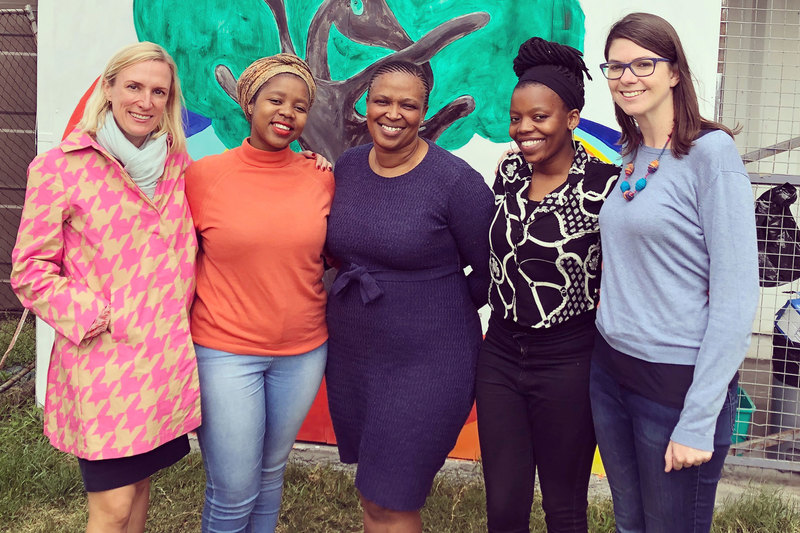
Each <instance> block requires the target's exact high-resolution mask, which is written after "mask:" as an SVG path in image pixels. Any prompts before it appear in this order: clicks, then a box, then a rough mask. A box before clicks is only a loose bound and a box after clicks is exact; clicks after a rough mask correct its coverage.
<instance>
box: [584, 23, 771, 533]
mask: <svg viewBox="0 0 800 533" xmlns="http://www.w3.org/2000/svg"><path fill="white" fill-rule="evenodd" d="M605 57H606V61H607V63H603V64H602V65H601V69H602V71H603V74H604V75H605V77H606V78H607V79H608V86H609V89H610V91H611V95H612V98H613V100H614V107H615V111H616V116H617V120H618V122H619V124H620V126H621V128H622V138H621V141H620V142H621V144H623V146H624V150H623V156H624V160H625V162H626V164H627V165H626V169H625V175H624V176H622V177H621V179H620V185H619V190H617V191H616V192H615V193H614V194H611V195H609V197H608V199H607V200H606V203H605V205H604V206H603V208H602V210H601V211H600V235H601V242H602V243H603V276H602V281H601V290H600V294H601V303H600V306H599V310H598V314H597V327H598V331H599V335H598V338H597V341H596V343H595V350H594V354H593V363H592V371H591V402H592V411H593V418H594V424H595V431H596V434H597V441H598V444H599V446H600V453H601V455H602V457H603V462H604V464H605V468H606V472H607V473H608V480H609V484H610V485H611V492H612V496H613V500H614V513H615V517H616V521H617V530H618V531H621V532H644V531H647V533H655V532H661V531H671V532H676V531H680V532H682V533H683V532H704V531H709V529H710V527H711V517H712V514H713V508H714V496H715V492H716V486H717V482H718V481H719V477H720V473H721V471H722V466H723V463H724V461H725V455H726V454H727V452H728V448H729V446H730V438H731V431H732V425H733V422H734V418H735V412H736V399H737V396H736V389H737V369H738V367H739V365H740V364H741V362H742V360H743V358H744V355H745V352H746V351H747V347H748V344H749V338H750V331H751V326H752V321H753V317H754V315H755V310H756V305H757V302H758V268H757V252H756V236H755V220H754V217H753V196H752V191H751V186H750V181H749V178H748V175H747V172H746V171H745V168H744V165H743V164H742V161H741V159H740V157H739V154H738V152H737V150H736V146H735V145H734V143H733V133H732V132H731V130H730V129H728V128H726V127H725V126H723V125H721V124H718V123H716V122H712V121H709V120H706V119H703V118H702V117H701V116H700V114H699V110H698V104H697V96H696V93H695V90H694V87H693V86H692V76H691V72H690V71H689V66H688V63H687V60H686V57H685V55H684V52H683V48H682V46H681V44H680V40H679V38H678V35H677V33H676V32H675V30H674V28H673V27H672V26H671V25H670V24H669V23H668V22H667V21H665V20H664V19H662V18H660V17H657V16H655V15H650V14H646V13H633V14H630V15H627V16H626V17H624V18H623V19H621V20H620V21H618V22H617V23H616V24H615V25H614V26H613V27H612V28H611V31H610V32H609V35H608V38H607V40H606V46H605Z"/></svg>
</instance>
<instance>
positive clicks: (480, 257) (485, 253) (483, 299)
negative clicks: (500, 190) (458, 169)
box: [448, 164, 494, 308]
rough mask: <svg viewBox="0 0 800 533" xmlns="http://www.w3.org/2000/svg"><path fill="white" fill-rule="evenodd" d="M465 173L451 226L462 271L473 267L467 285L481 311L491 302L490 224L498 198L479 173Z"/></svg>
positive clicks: (452, 200) (451, 201) (452, 203)
mask: <svg viewBox="0 0 800 533" xmlns="http://www.w3.org/2000/svg"><path fill="white" fill-rule="evenodd" d="M464 166H466V164H464ZM464 172H465V173H464V175H462V176H460V178H459V179H458V180H456V182H455V184H454V187H453V188H452V190H451V192H450V195H449V198H448V223H449V228H450V233H451V234H452V235H453V238H454V239H455V242H456V246H457V248H458V253H459V256H460V257H461V260H462V263H463V264H462V267H463V266H466V265H469V266H471V267H472V272H470V274H469V275H468V276H467V283H468V284H469V291H470V296H471V298H472V302H473V303H474V304H475V307H476V308H481V307H483V306H484V305H486V303H487V301H488V298H489V223H490V222H491V217H492V214H493V212H494V195H493V194H492V191H491V190H490V189H489V187H488V186H487V185H486V182H485V181H484V180H483V177H482V176H481V175H480V174H479V173H478V172H476V171H475V170H473V169H471V168H469V167H467V168H466V170H465V171H464Z"/></svg>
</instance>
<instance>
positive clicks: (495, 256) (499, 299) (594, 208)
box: [489, 145, 620, 328]
mask: <svg viewBox="0 0 800 533" xmlns="http://www.w3.org/2000/svg"><path fill="white" fill-rule="evenodd" d="M619 172H620V168H619V167H617V166H615V165H610V164H607V163H603V162H601V161H600V160H598V159H596V158H594V157H591V156H589V155H588V154H587V153H586V151H585V150H584V148H583V146H581V145H579V146H578V149H577V150H576V152H575V158H574V160H573V162H572V167H571V168H570V170H569V175H568V176H567V180H566V182H564V184H563V185H561V186H559V187H558V188H556V189H555V190H554V191H553V192H551V193H550V194H548V195H547V196H545V197H544V198H543V199H542V201H541V202H535V201H531V200H528V188H529V187H530V183H531V174H532V170H531V166H530V165H529V164H528V163H527V161H525V158H524V157H523V156H522V154H520V153H516V154H511V155H507V156H506V157H504V158H503V159H502V161H501V162H500V165H499V167H498V170H497V177H496V178H495V183H494V187H493V190H494V194H495V205H496V206H497V209H496V211H495V215H494V218H493V219H492V225H491V230H490V233H489V240H490V244H491V255H490V260H489V261H490V262H489V266H490V269H491V274H492V284H491V286H490V288H489V304H490V306H491V308H492V314H493V316H495V317H497V318H500V319H503V320H513V321H514V322H516V323H517V324H518V325H520V326H524V327H531V328H547V327H550V326H554V325H556V324H560V323H562V322H565V321H566V320H569V319H570V318H572V317H574V316H577V315H580V314H581V313H585V312H586V311H590V310H592V309H594V308H595V306H596V305H597V299H598V293H599V290H600V276H599V274H600V229H599V226H598V222H597V215H598V214H599V213H600V207H601V206H602V205H603V201H604V200H605V199H606V197H607V196H608V195H609V193H610V192H611V191H613V190H614V184H615V182H616V180H617V177H618V176H619Z"/></svg>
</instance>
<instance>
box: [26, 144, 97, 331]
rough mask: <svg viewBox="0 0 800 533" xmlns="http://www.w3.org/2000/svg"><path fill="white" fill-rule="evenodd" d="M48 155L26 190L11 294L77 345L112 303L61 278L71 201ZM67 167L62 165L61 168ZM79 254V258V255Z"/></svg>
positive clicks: (78, 283) (30, 176) (38, 161)
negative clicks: (12, 292) (65, 227)
mask: <svg viewBox="0 0 800 533" xmlns="http://www.w3.org/2000/svg"><path fill="white" fill-rule="evenodd" d="M53 157H57V155H54V154H53V153H47V154H44V155H42V156H39V157H38V158H36V159H34V161H33V162H32V163H31V166H30V167H29V168H28V186H27V190H26V192H25V205H24V206H23V208H22V219H21V221H20V226H19V233H18V234H17V242H16V245H15V246H14V249H13V251H12V253H11V262H12V270H11V288H12V289H13V290H14V292H15V293H16V295H17V297H18V298H19V299H20V302H22V305H24V306H25V307H27V308H29V309H30V310H31V311H33V312H34V314H36V316H38V317H39V318H41V319H42V320H44V321H45V322H46V323H47V324H49V325H50V326H52V327H53V329H55V330H56V331H57V332H58V333H59V334H60V335H62V336H64V337H66V338H67V339H69V340H70V341H71V342H73V343H75V344H79V343H80V342H81V341H82V340H83V338H84V336H85V335H86V333H87V331H89V329H90V328H91V326H92V324H93V323H94V322H95V320H96V319H97V318H98V316H99V315H100V313H101V312H102V311H103V309H105V307H106V306H107V305H109V302H108V301H106V300H105V299H103V298H101V297H100V296H98V295H97V294H95V292H94V291H92V290H91V289H89V288H88V287H87V286H86V285H85V284H84V282H83V281H82V280H80V279H74V278H72V277H69V276H65V275H62V260H63V258H64V255H65V253H67V250H65V249H64V235H63V225H64V222H65V221H66V220H67V219H68V217H69V210H70V206H69V200H68V198H67V195H66V193H65V190H64V185H63V183H62V180H61V177H60V176H59V174H58V172H56V171H50V170H48V169H44V168H43V167H45V166H47V167H48V168H49V167H54V168H55V163H53V162H49V163H48V160H49V159H50V158H53ZM57 163H59V164H63V162H57ZM78 253H79V252H78Z"/></svg>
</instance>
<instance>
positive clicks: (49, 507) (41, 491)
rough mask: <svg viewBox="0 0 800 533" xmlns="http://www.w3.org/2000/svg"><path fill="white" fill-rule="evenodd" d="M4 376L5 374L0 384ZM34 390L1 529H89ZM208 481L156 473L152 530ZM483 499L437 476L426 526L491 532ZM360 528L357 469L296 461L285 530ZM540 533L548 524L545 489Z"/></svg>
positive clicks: (5, 402) (475, 488)
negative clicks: (47, 434) (35, 401)
mask: <svg viewBox="0 0 800 533" xmlns="http://www.w3.org/2000/svg"><path fill="white" fill-rule="evenodd" d="M17 320H18V317H17V318H16V319H15V318H14V317H13V316H9V317H2V316H0V348H2V347H4V346H7V345H8V340H9V339H10V338H11V335H12V334H13V332H14V328H15V327H16V321H17ZM29 321H30V323H29V324H26V327H25V330H24V331H23V333H22V335H21V336H20V340H19V341H18V343H17V346H16V348H15V349H14V351H13V352H12V354H11V355H10V357H9V361H8V362H7V363H6V367H8V366H9V365H20V364H26V363H27V362H29V361H32V360H33V357H34V356H33V354H34V351H35V348H34V346H35V336H34V334H33V329H34V328H33V326H32V323H33V320H32V319H29ZM4 343H5V344H4ZM2 351H5V350H4V349H2V350H0V353H2ZM5 379H6V378H5V377H3V376H1V375H0V383H2V382H3V381H4V380H5ZM32 396H33V383H32V382H31V381H27V382H22V383H20V384H18V385H17V386H14V387H12V388H11V389H9V390H8V391H6V392H4V393H2V394H0V533H5V532H8V533H11V532H13V533H53V532H58V533H62V532H64V533H70V532H82V531H84V530H85V527H86V497H85V494H84V492H83V485H82V483H81V478H80V472H79V471H78V465H77V462H76V461H75V459H74V458H72V457H70V456H68V455H66V454H63V453H61V452H58V451H57V450H55V449H54V448H53V447H52V446H50V444H49V443H48V441H47V439H46V438H45V437H44V436H43V435H42V422H41V412H40V410H39V409H38V408H36V407H35V406H34V404H33V399H32ZM204 483H205V476H204V474H203V464H202V460H201V458H200V455H199V454H191V455H189V456H188V457H186V458H185V459H183V460H182V461H180V462H179V463H178V464H176V465H174V466H172V467H171V468H168V469H166V470H164V471H162V472H160V473H159V474H158V475H156V476H154V477H153V484H152V489H151V505H150V511H149V520H148V528H147V530H148V532H150V533H175V532H190V531H199V530H200V512H201V509H202V505H203V487H204ZM484 497H485V495H484V490H483V482H482V480H481V479H480V476H462V477H453V476H438V477H437V478H436V479H435V481H434V485H433V489H432V491H431V494H430V496H429V497H428V501H427V503H426V505H425V507H424V509H423V511H422V519H423V523H424V524H425V531H426V532H431V533H434V532H435V533H472V532H482V531H486V513H485V511H484ZM588 513H589V524H590V531H592V532H593V533H606V532H608V533H612V532H613V531H614V514H613V509H612V506H611V502H610V501H608V500H598V501H593V502H590V505H589V512H588ZM359 531H362V526H361V508H360V506H359V503H358V495H357V493H356V490H355V488H354V487H353V476H352V474H351V472H350V471H349V470H344V469H340V468H336V467H334V466H331V465H313V464H312V465H308V464H301V463H293V464H290V465H289V467H288V468H287V471H286V484H285V489H284V497H283V507H282V510H281V517H280V521H279V525H278V533H305V532H313V533H348V532H359ZM531 531H533V532H535V533H544V532H545V531H546V527H545V525H544V514H543V512H542V510H541V501H540V499H539V494H538V493H537V499H536V501H535V502H534V506H533V511H532V513H531ZM712 531H713V532H714V533H789V532H800V508H798V505H797V504H796V503H795V501H794V500H790V499H787V498H784V497H783V496H782V495H781V494H780V493H774V492H764V491H759V490H753V491H751V492H750V493H747V494H745V495H744V496H742V497H740V498H737V499H735V500H731V501H730V502H727V504H726V505H725V506H724V507H723V508H721V509H719V510H718V511H717V513H716V514H715V517H714V527H713V529H712Z"/></svg>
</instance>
